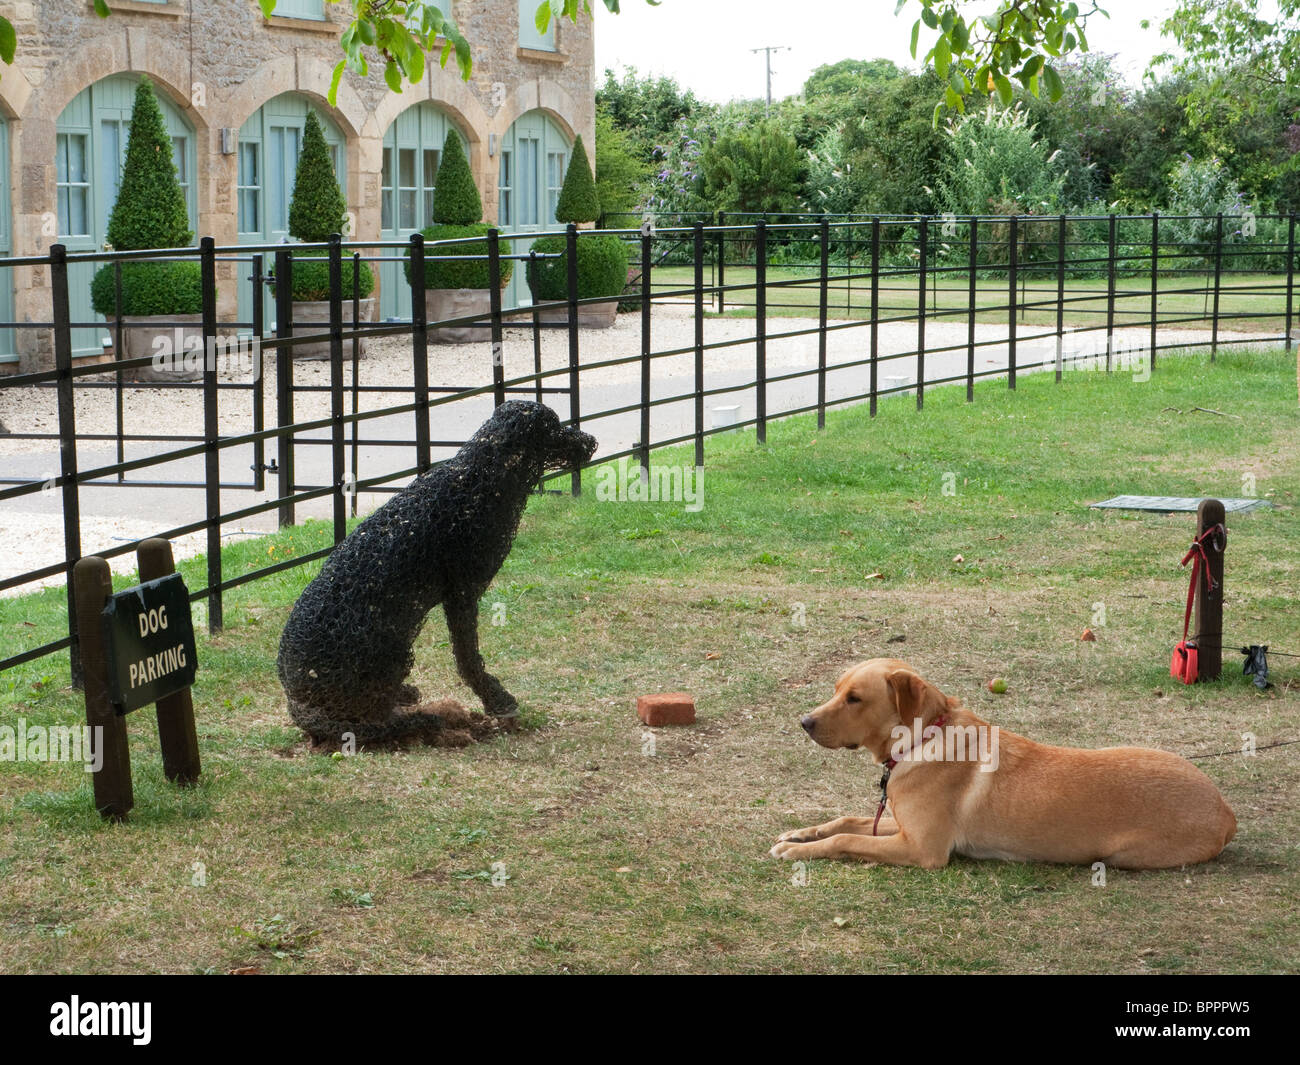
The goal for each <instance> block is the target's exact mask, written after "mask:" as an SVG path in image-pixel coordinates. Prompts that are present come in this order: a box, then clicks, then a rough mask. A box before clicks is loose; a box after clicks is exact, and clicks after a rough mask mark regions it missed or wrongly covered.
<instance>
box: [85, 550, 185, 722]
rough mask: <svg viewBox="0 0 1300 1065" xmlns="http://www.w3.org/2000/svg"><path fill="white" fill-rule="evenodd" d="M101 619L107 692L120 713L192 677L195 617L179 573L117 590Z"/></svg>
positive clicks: (168, 692) (176, 688) (177, 687)
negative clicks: (192, 614) (122, 590)
mask: <svg viewBox="0 0 1300 1065" xmlns="http://www.w3.org/2000/svg"><path fill="white" fill-rule="evenodd" d="M103 619H104V645H105V647H106V649H107V651H108V654H107V660H108V661H107V665H108V697H109V701H110V702H111V703H112V704H113V706H114V708H115V709H116V710H117V712H118V714H119V715H120V714H125V713H128V712H129V711H131V710H135V709H138V708H139V707H141V706H146V705H148V704H149V703H156V702H157V701H158V700H159V699H161V698H162V697H163V696H165V695H171V694H172V693H173V692H177V691H180V690H182V689H183V688H188V687H189V686H190V685H191V684H193V683H194V670H195V668H196V666H197V664H198V663H197V656H196V654H195V647H194V621H193V619H192V618H191V616H190V593H189V590H188V589H187V588H186V587H185V580H184V578H182V577H181V575H180V574H179V573H172V574H170V575H168V576H166V577H160V578H158V580H156V581H146V582H145V583H144V584H138V585H136V586H135V587H134V588H128V589H126V591H124V592H117V593H116V594H115V595H113V596H112V597H111V598H110V599H109V600H108V604H107V605H106V606H105V607H104V612H103Z"/></svg>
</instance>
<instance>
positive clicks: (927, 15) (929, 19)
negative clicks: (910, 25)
mask: <svg viewBox="0 0 1300 1065" xmlns="http://www.w3.org/2000/svg"><path fill="white" fill-rule="evenodd" d="M921 21H922V22H924V23H925V24H926V26H928V27H929V28H930V29H932V30H934V29H938V28H939V16H938V15H936V14H935V13H934V12H933V11H932V10H931V9H930V8H928V7H923V8H921Z"/></svg>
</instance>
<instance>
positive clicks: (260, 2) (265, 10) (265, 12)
mask: <svg viewBox="0 0 1300 1065" xmlns="http://www.w3.org/2000/svg"><path fill="white" fill-rule="evenodd" d="M257 6H258V7H260V8H261V9H262V17H263V18H270V17H271V16H272V15H273V14H274V13H275V0H257Z"/></svg>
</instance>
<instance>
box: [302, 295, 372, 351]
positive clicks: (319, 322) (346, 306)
mask: <svg viewBox="0 0 1300 1065" xmlns="http://www.w3.org/2000/svg"><path fill="white" fill-rule="evenodd" d="M360 312H361V321H362V322H363V323H364V322H370V321H373V320H374V315H375V301H374V299H365V300H361V301H360ZM329 327H330V304H329V300H294V301H293V334H294V336H306V335H307V334H308V333H328V332H329ZM343 328H344V329H351V328H352V301H351V300H350V299H345V300H344V301H343ZM290 350H291V351H292V352H293V358H294V361H295V362H298V361H302V360H309V359H328V358H329V357H330V342H329V341H328V340H314V341H311V342H310V343H306V344H294V345H293V347H292V348H291V349H290ZM365 353H366V338H365V337H362V338H361V354H362V355H365ZM343 358H344V359H350V358H352V340H351V338H350V337H344V338H343Z"/></svg>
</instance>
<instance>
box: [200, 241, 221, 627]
mask: <svg viewBox="0 0 1300 1065" xmlns="http://www.w3.org/2000/svg"><path fill="white" fill-rule="evenodd" d="M199 278H200V283H201V285H202V296H203V440H204V445H205V447H206V451H205V452H204V454H203V465H204V472H203V479H204V482H205V488H206V491H205V495H206V501H207V554H208V632H209V633H218V632H220V631H221V630H222V628H223V627H224V620H223V618H222V602H221V452H220V450H218V447H217V445H218V443H219V441H220V437H221V425H220V421H219V419H218V417H217V242H216V241H215V240H214V239H213V238H212V237H204V238H203V239H202V240H201V241H199Z"/></svg>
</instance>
